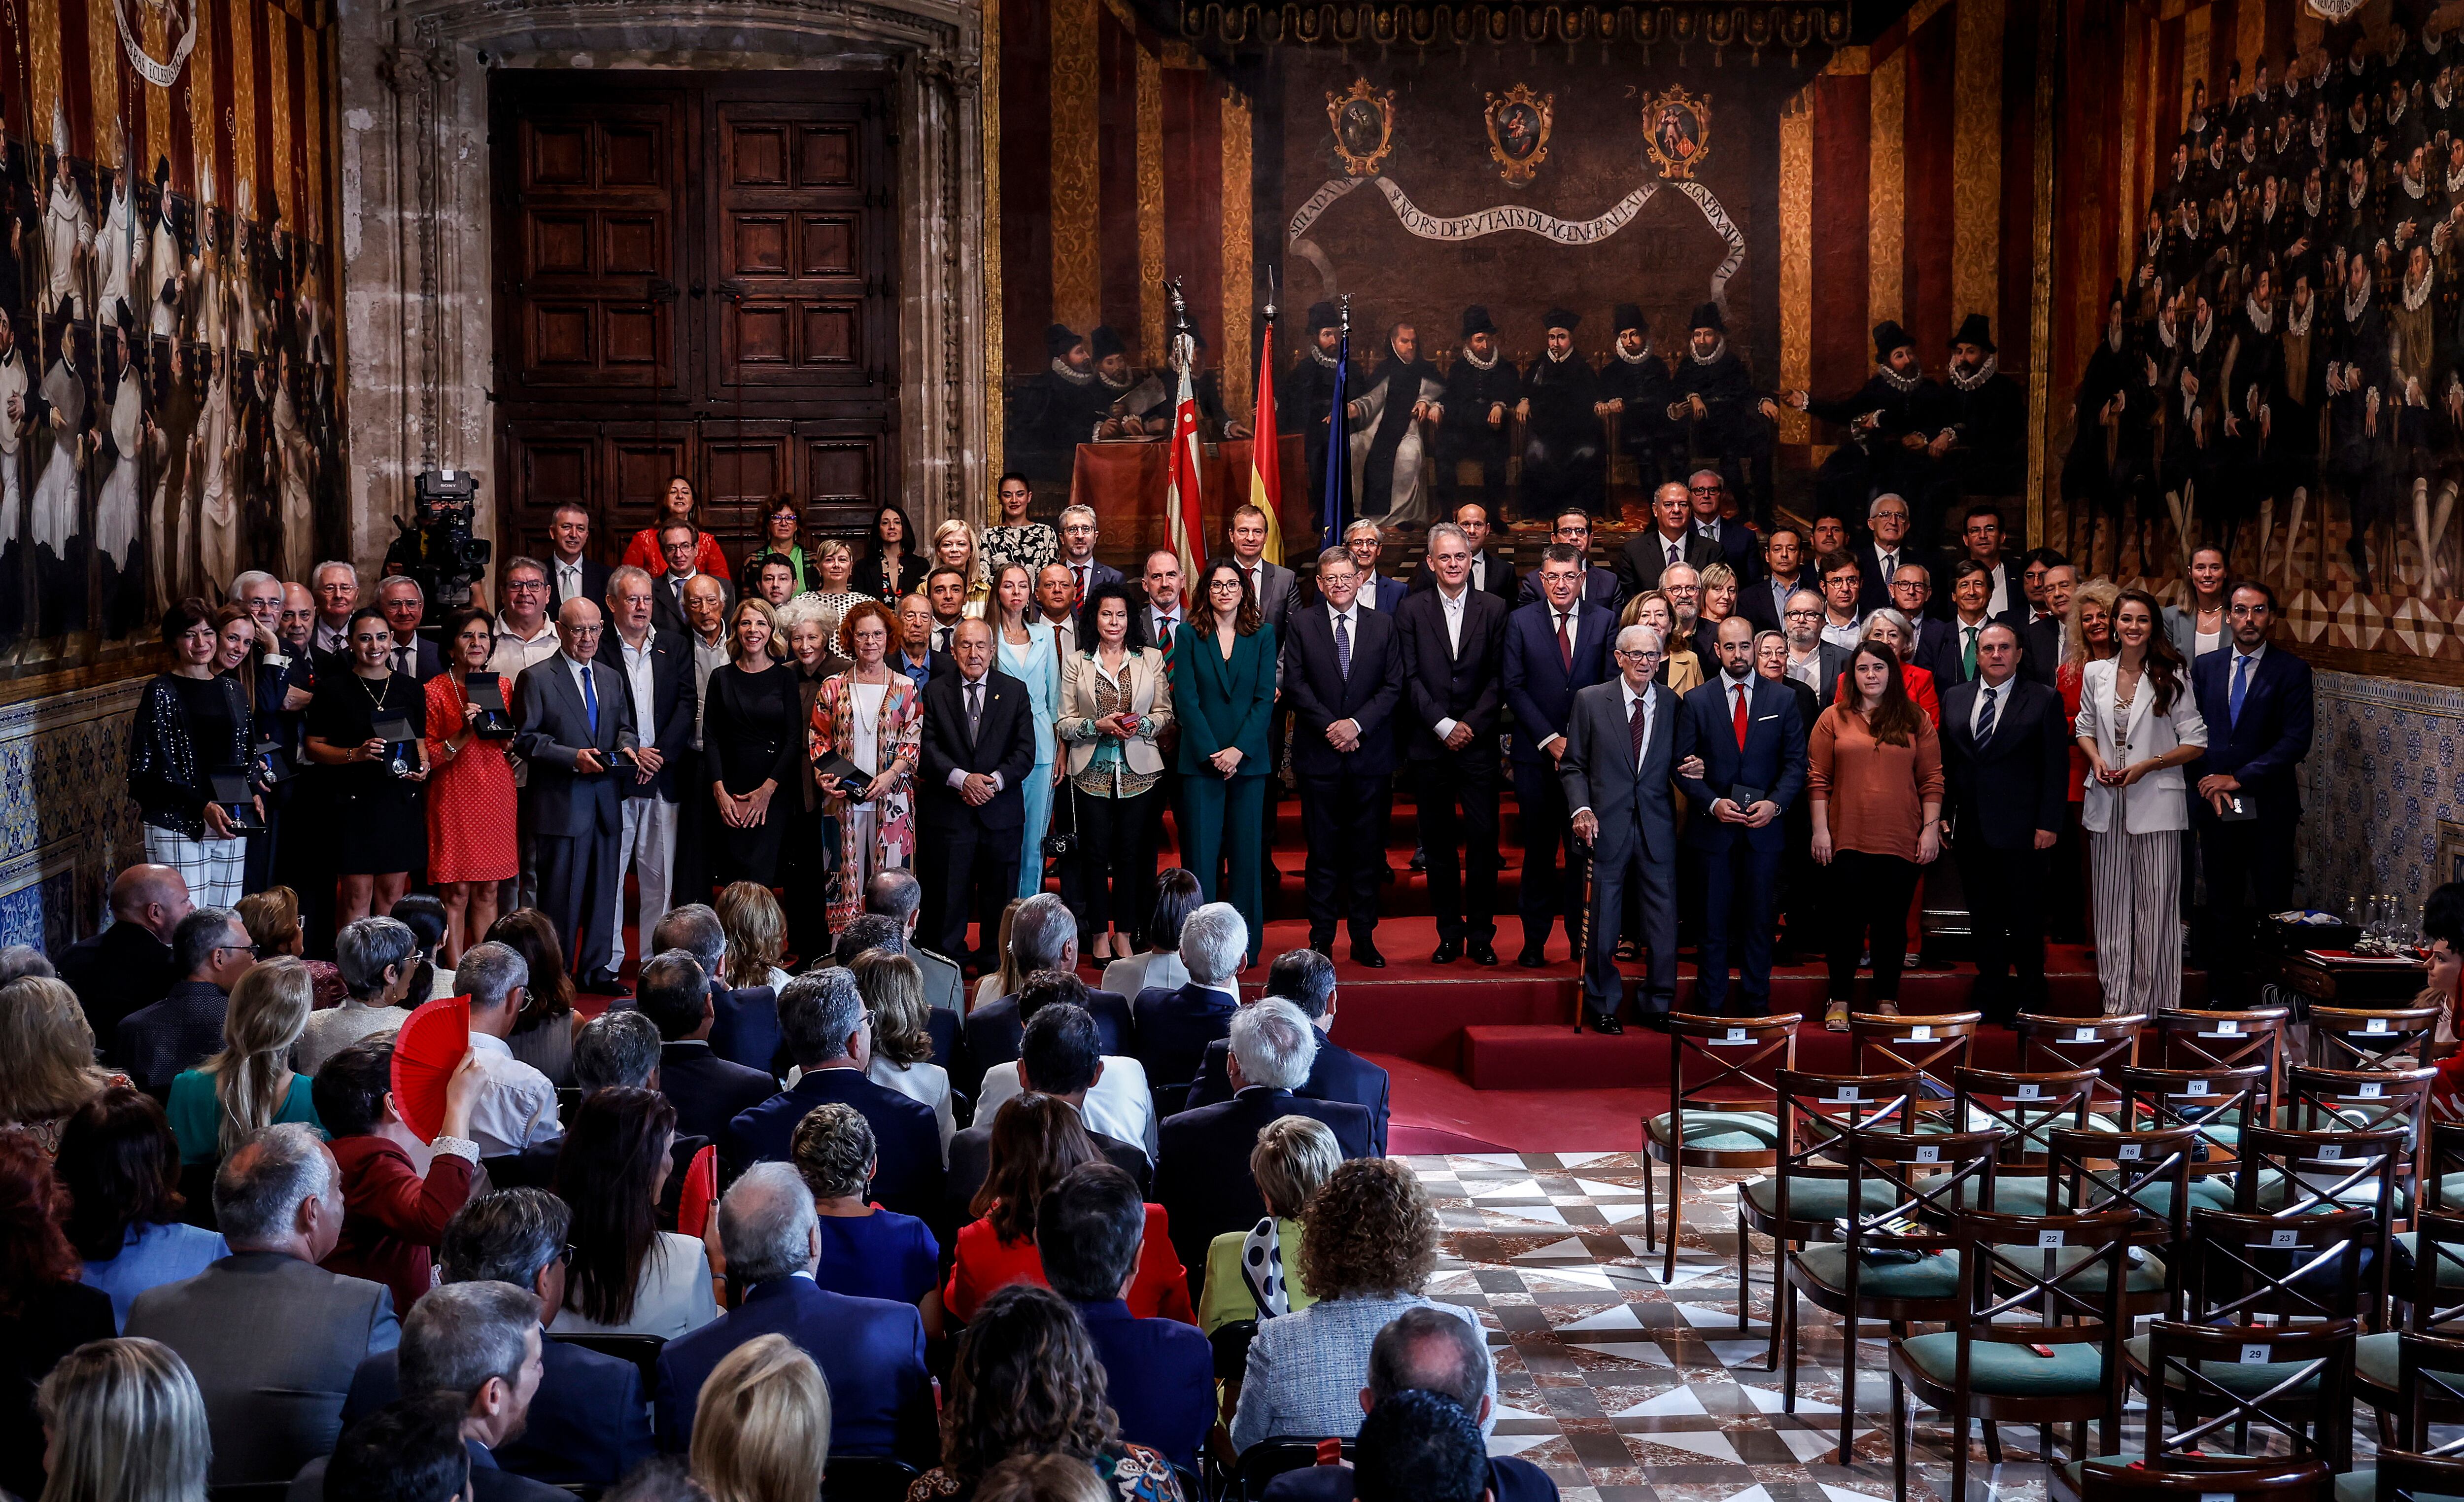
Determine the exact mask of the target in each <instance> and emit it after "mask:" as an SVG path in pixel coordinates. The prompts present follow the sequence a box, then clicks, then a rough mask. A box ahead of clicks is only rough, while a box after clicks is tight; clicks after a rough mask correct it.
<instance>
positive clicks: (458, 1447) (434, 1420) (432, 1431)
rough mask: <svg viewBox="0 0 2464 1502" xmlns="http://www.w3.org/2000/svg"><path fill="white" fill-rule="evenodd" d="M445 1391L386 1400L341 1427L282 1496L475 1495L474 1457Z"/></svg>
mask: <svg viewBox="0 0 2464 1502" xmlns="http://www.w3.org/2000/svg"><path fill="white" fill-rule="evenodd" d="M466 1406H467V1405H466V1404H465V1403H463V1402H462V1400H461V1399H460V1398H459V1397H458V1396H456V1395H455V1394H452V1393H442V1392H438V1393H423V1394H421V1395H420V1396H418V1397H415V1398H406V1399H403V1400H402V1401H400V1402H398V1403H387V1404H386V1405H385V1406H384V1407H383V1408H380V1409H378V1410H376V1411H375V1412H373V1413H371V1414H369V1415H368V1416H367V1417H366V1418H364V1419H362V1420H360V1421H358V1422H357V1423H355V1424H353V1425H351V1426H350V1427H349V1428H348V1429H346V1430H344V1431H343V1432H342V1438H341V1444H339V1445H338V1446H336V1447H335V1448H334V1453H333V1454H332V1455H331V1456H327V1457H323V1458H320V1459H319V1460H317V1461H316V1462H314V1463H313V1469H312V1471H311V1472H310V1473H308V1474H304V1475H302V1476H300V1477H299V1478H298V1479H297V1480H295V1481H294V1482H292V1484H291V1490H290V1491H289V1492H288V1493H287V1494H286V1497H285V1502H323V1499H324V1497H325V1496H326V1495H327V1494H329V1493H330V1494H331V1495H332V1496H333V1498H334V1502H344V1499H346V1498H347V1499H348V1502H475V1498H476V1497H478V1496H480V1495H487V1494H491V1493H484V1492H481V1491H480V1490H479V1488H480V1476H479V1472H480V1469H481V1467H480V1464H479V1459H478V1456H477V1455H476V1454H474V1453H473V1449H472V1446H471V1443H470V1441H468V1440H466V1439H465V1438H463V1433H462V1430H463V1426H464V1424H465V1422H466V1419H467V1415H466V1413H465V1408H466Z"/></svg>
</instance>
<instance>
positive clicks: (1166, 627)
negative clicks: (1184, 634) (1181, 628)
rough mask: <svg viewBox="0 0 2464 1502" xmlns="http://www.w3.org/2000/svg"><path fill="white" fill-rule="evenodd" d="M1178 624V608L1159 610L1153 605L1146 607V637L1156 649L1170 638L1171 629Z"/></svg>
mask: <svg viewBox="0 0 2464 1502" xmlns="http://www.w3.org/2000/svg"><path fill="white" fill-rule="evenodd" d="M1179 624H1180V612H1179V611H1178V610H1160V609H1157V608H1156V607H1155V606H1153V605H1149V606H1148V607H1147V639H1148V640H1149V641H1152V642H1154V643H1155V646H1156V647H1157V648H1158V649H1160V648H1161V647H1162V646H1163V644H1164V643H1165V642H1167V641H1169V640H1171V638H1172V629H1173V628H1174V627H1176V626H1178V625H1179Z"/></svg>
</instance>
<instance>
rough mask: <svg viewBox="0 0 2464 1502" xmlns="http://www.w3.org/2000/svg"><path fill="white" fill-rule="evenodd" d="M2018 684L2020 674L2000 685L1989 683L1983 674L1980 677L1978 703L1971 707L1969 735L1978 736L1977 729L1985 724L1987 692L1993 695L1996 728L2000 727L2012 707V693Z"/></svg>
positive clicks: (1969, 712) (1977, 691)
mask: <svg viewBox="0 0 2464 1502" xmlns="http://www.w3.org/2000/svg"><path fill="white" fill-rule="evenodd" d="M2018 682H2019V674H2016V673H2013V674H2011V675H2010V676H2009V677H2007V678H2004V679H2003V680H2002V681H2001V682H1999V683H1989V682H1987V681H1986V680H1985V678H1984V676H1983V675H1982V674H1979V675H1978V677H1977V679H1976V702H1975V703H1974V704H1972V705H1970V706H1969V711H1968V733H1969V735H1971V736H1972V735H1974V734H1976V727H1977V726H1978V725H1979V724H1981V723H1983V722H1984V719H1985V696H1986V694H1987V692H1988V691H1991V693H1992V695H1993V723H1994V725H1995V726H1996V727H1999V726H2000V725H2001V723H2002V716H2003V713H2004V711H2006V710H2008V709H2010V707H2011V691H2012V690H2013V688H2015V687H2017V686H2018Z"/></svg>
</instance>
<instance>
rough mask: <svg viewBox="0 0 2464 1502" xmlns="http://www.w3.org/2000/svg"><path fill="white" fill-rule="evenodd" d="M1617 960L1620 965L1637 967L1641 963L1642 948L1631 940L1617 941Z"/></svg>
mask: <svg viewBox="0 0 2464 1502" xmlns="http://www.w3.org/2000/svg"><path fill="white" fill-rule="evenodd" d="M1617 962H1618V963H1620V964H1630V965H1639V964H1640V963H1642V946H1641V945H1640V944H1638V943H1636V942H1635V941H1634V940H1633V939H1620V940H1618V941H1617Z"/></svg>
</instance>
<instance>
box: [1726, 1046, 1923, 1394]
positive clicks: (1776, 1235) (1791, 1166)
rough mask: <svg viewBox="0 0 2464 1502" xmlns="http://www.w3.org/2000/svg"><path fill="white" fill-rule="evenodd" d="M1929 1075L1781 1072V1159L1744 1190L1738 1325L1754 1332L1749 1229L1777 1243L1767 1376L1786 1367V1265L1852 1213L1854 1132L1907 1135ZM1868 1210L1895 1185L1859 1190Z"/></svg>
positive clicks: (1774, 1247)
mask: <svg viewBox="0 0 2464 1502" xmlns="http://www.w3.org/2000/svg"><path fill="white" fill-rule="evenodd" d="M1922 1078H1923V1076H1921V1075H1919V1074H1917V1073H1915V1072H1913V1071H1906V1072H1902V1073H1898V1074H1807V1073H1802V1072H1800V1071H1796V1070H1782V1071H1779V1073H1778V1075H1777V1077H1776V1079H1775V1080H1774V1084H1775V1085H1776V1087H1777V1089H1778V1092H1779V1101H1778V1103H1779V1143H1778V1148H1779V1160H1778V1162H1777V1163H1776V1164H1775V1165H1774V1168H1775V1170H1776V1171H1775V1172H1773V1173H1772V1174H1771V1176H1770V1177H1769V1178H1765V1179H1757V1180H1754V1181H1752V1182H1749V1183H1743V1184H1739V1185H1738V1186H1737V1328H1738V1329H1739V1330H1744V1329H1746V1328H1748V1324H1749V1321H1748V1319H1747V1314H1746V1312H1747V1308H1748V1306H1749V1303H1750V1299H1749V1296H1748V1295H1749V1293H1750V1292H1751V1291H1752V1283H1751V1281H1750V1279H1749V1272H1750V1267H1749V1257H1748V1253H1749V1249H1750V1243H1749V1239H1748V1237H1747V1234H1746V1233H1747V1232H1748V1231H1749V1230H1757V1231H1760V1232H1762V1233H1763V1234H1764V1235H1766V1236H1769V1237H1770V1238H1771V1355H1770V1358H1769V1359H1768V1360H1767V1361H1766V1362H1765V1363H1764V1369H1765V1370H1766V1371H1773V1372H1775V1371H1777V1370H1779V1324H1780V1321H1779V1268H1780V1265H1781V1264H1782V1263H1783V1262H1784V1261H1785V1260H1786V1259H1787V1256H1788V1249H1789V1248H1790V1246H1791V1245H1793V1244H1796V1243H1803V1242H1809V1241H1819V1240H1822V1239H1823V1238H1825V1237H1828V1236H1830V1235H1831V1234H1832V1233H1833V1227H1834V1226H1835V1224H1836V1223H1837V1221H1838V1220H1839V1219H1840V1218H1841V1217H1843V1216H1845V1215H1846V1214H1847V1213H1848V1205H1849V1203H1850V1202H1849V1199H1848V1193H1849V1189H1848V1170H1847V1169H1845V1168H1844V1167H1842V1166H1840V1164H1839V1162H1838V1160H1837V1158H1836V1157H1835V1156H1834V1152H1835V1147H1836V1144H1837V1142H1838V1140H1839V1138H1840V1137H1841V1136H1842V1135H1843V1134H1844V1133H1847V1132H1850V1131H1855V1130H1858V1129H1859V1128H1863V1129H1867V1130H1872V1131H1896V1132H1905V1131H1908V1130H1910V1129H1911V1123H1912V1122H1913V1120H1914V1111H1913V1109H1912V1108H1913V1107H1914V1105H1915V1102H1916V1093H1917V1085H1918V1083H1919V1081H1920V1080H1921V1079H1922ZM1860 1193H1862V1194H1863V1195H1864V1197H1865V1199H1866V1202H1867V1203H1866V1205H1865V1207H1866V1208H1868V1209H1880V1208H1882V1207H1884V1206H1886V1205H1887V1204H1889V1203H1890V1197H1891V1191H1890V1186H1889V1185H1887V1184H1883V1183H1879V1182H1878V1183H1875V1184H1872V1185H1870V1186H1868V1187H1866V1188H1864V1189H1862V1190H1860Z"/></svg>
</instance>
